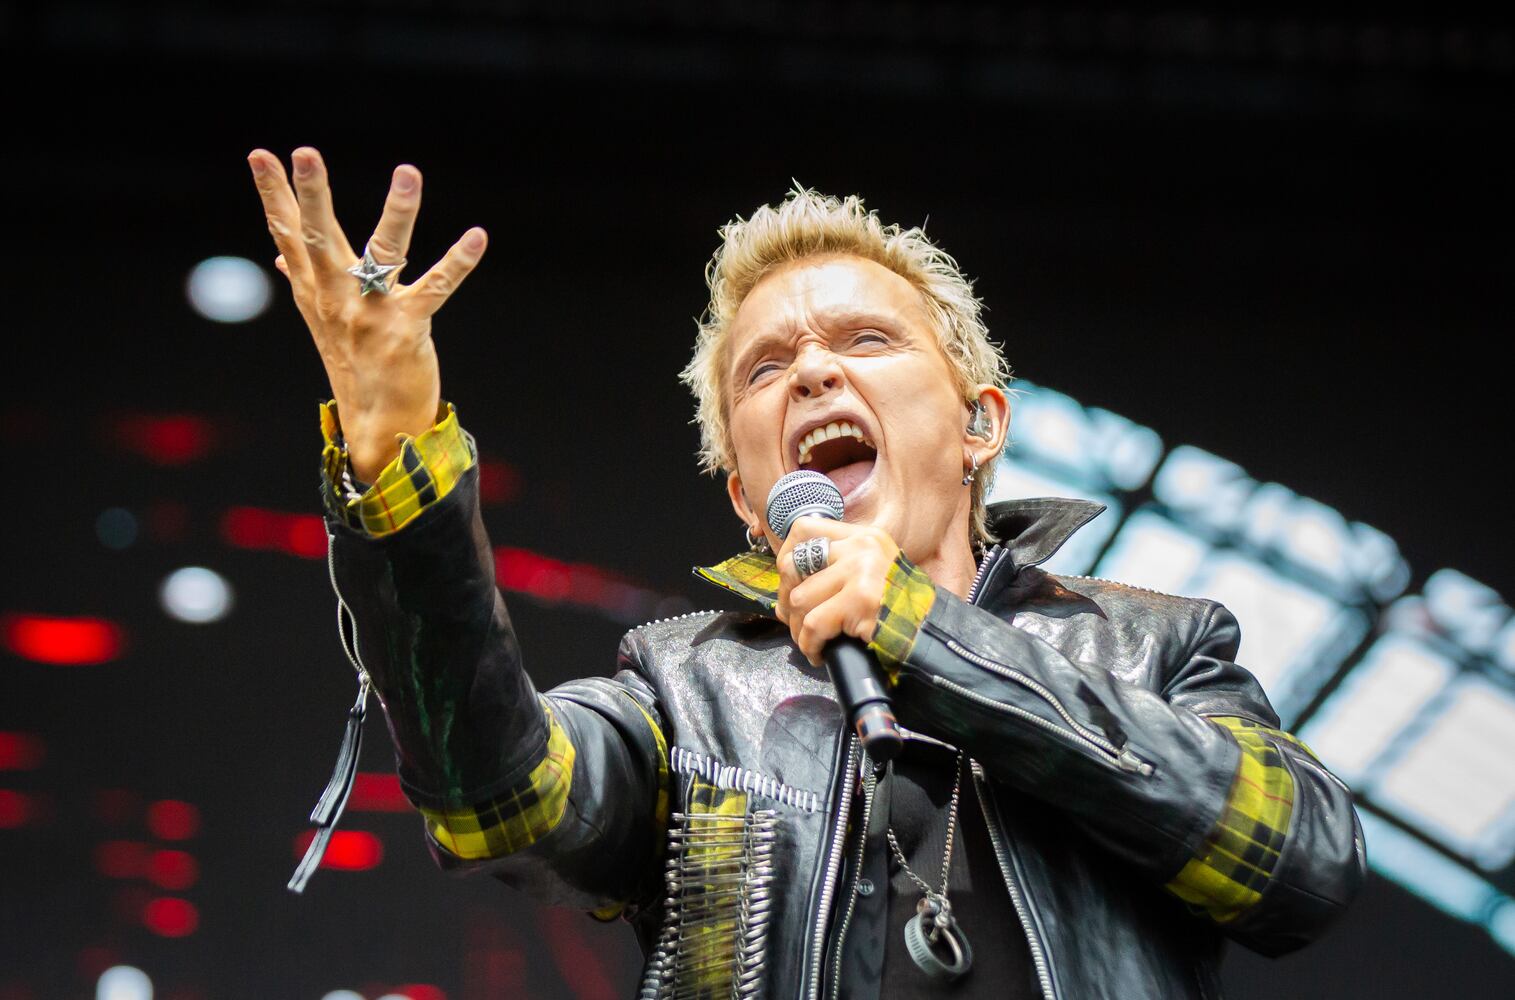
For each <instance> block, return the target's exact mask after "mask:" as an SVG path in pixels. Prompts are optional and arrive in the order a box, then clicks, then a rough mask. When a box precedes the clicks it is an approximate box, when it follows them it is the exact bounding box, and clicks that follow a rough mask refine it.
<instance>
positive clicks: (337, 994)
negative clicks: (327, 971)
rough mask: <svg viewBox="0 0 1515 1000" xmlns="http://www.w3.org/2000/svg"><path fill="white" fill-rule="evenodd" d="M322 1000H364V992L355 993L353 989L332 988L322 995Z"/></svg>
mask: <svg viewBox="0 0 1515 1000" xmlns="http://www.w3.org/2000/svg"><path fill="white" fill-rule="evenodd" d="M321 1000H363V994H361V993H355V992H353V991H352V990H332V991H331V992H330V993H328V994H326V995H325V996H324V997H322V998H321Z"/></svg>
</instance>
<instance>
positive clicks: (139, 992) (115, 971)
mask: <svg viewBox="0 0 1515 1000" xmlns="http://www.w3.org/2000/svg"><path fill="white" fill-rule="evenodd" d="M95 1000H153V981H152V980H151V979H149V978H147V973H145V972H143V971H142V970H141V969H139V968H137V967H135V966H131V965H115V966H112V967H111V968H109V969H106V970H105V971H104V972H102V973H100V979H99V981H98V982H97V983H96V984H95Z"/></svg>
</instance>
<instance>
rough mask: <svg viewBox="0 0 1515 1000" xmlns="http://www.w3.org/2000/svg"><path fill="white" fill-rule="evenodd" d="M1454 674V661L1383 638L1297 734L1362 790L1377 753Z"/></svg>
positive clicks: (1396, 637) (1413, 643)
mask: <svg viewBox="0 0 1515 1000" xmlns="http://www.w3.org/2000/svg"><path fill="white" fill-rule="evenodd" d="M1457 674H1458V668H1457V664H1456V663H1454V662H1453V661H1452V660H1451V659H1449V658H1448V657H1447V656H1445V655H1443V654H1442V653H1440V652H1438V651H1437V650H1435V649H1432V648H1430V647H1429V646H1427V645H1426V644H1425V643H1423V642H1420V641H1418V640H1416V639H1414V638H1411V637H1409V636H1406V635H1402V634H1393V633H1391V634H1389V635H1386V636H1383V637H1382V638H1380V639H1379V640H1378V641H1377V642H1375V643H1374V644H1373V646H1372V647H1371V648H1370V649H1369V650H1368V652H1367V653H1366V655H1364V656H1363V658H1362V661H1361V662H1360V663H1359V664H1358V665H1357V666H1356V667H1355V668H1354V669H1353V670H1352V671H1351V673H1349V674H1348V675H1347V677H1346V679H1345V680H1343V681H1342V683H1341V686H1340V687H1338V688H1337V689H1336V691H1335V692H1334V693H1333V694H1332V695H1331V697H1330V698H1328V699H1326V701H1325V703H1324V704H1322V705H1321V707H1320V708H1319V710H1317V711H1316V712H1315V714H1314V715H1313V716H1311V718H1310V721H1309V723H1308V724H1306V725H1305V726H1303V727H1302V728H1301V729H1300V732H1299V736H1300V738H1301V739H1303V740H1304V741H1305V742H1306V743H1307V744H1309V746H1310V749H1312V750H1314V751H1315V753H1316V754H1317V755H1318V756H1319V757H1320V759H1321V760H1322V761H1324V762H1325V764H1326V766H1327V767H1329V768H1330V769H1331V770H1332V771H1333V772H1335V773H1336V774H1337V775H1339V776H1340V777H1341V779H1342V780H1343V781H1346V782H1347V783H1348V784H1350V785H1352V786H1353V787H1355V788H1358V789H1361V788H1363V787H1364V785H1365V784H1366V782H1367V781H1368V779H1369V778H1370V777H1371V776H1372V774H1373V765H1374V762H1375V761H1377V760H1378V758H1379V756H1380V755H1381V754H1383V753H1384V751H1386V750H1388V749H1389V748H1390V747H1391V746H1393V745H1394V741H1395V740H1396V738H1398V737H1399V736H1400V734H1401V733H1403V732H1405V731H1406V729H1408V728H1409V727H1410V726H1411V725H1412V724H1413V723H1414V722H1415V720H1416V719H1417V718H1419V716H1420V714H1421V713H1422V712H1423V711H1424V710H1425V708H1426V706H1427V705H1429V704H1430V703H1431V702H1432V701H1433V700H1434V699H1435V698H1436V697H1437V696H1438V695H1439V694H1441V692H1442V691H1443V690H1444V689H1445V688H1446V687H1447V685H1448V684H1450V683H1451V682H1452V680H1453V679H1454V678H1455V677H1456V676H1457Z"/></svg>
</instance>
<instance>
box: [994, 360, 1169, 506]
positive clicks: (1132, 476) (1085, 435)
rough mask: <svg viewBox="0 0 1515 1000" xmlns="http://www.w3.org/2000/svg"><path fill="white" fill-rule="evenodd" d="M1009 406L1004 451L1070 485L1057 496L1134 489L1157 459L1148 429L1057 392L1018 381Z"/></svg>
mask: <svg viewBox="0 0 1515 1000" xmlns="http://www.w3.org/2000/svg"><path fill="white" fill-rule="evenodd" d="M1011 405H1012V410H1011V414H1012V415H1011V422H1010V440H1011V442H1012V444H1011V447H1010V453H1011V454H1012V455H1013V456H1014V457H1015V460H1016V462H1017V463H1018V464H1019V463H1026V464H1030V465H1033V466H1036V467H1039V468H1041V469H1043V470H1044V471H1046V472H1048V473H1049V474H1051V475H1052V476H1053V477H1054V478H1057V479H1058V480H1059V481H1063V482H1067V483H1070V484H1071V485H1072V486H1073V488H1074V490H1075V492H1074V493H1072V494H1063V495H1075V496H1082V495H1083V494H1082V492H1077V491H1082V490H1096V491H1099V492H1102V493H1105V492H1109V491H1111V490H1127V491H1129V490H1135V489H1138V488H1139V487H1141V486H1142V485H1143V484H1145V483H1146V482H1147V480H1148V479H1149V478H1150V477H1151V475H1152V470H1153V469H1155V468H1156V467H1157V463H1158V460H1159V459H1161V457H1162V452H1163V442H1162V438H1160V437H1158V435H1157V432H1155V431H1153V430H1152V429H1151V428H1149V427H1143V426H1141V425H1140V424H1137V423H1135V422H1133V421H1131V420H1128V419H1126V418H1125V417H1122V416H1120V415H1119V414H1115V413H1111V412H1110V411H1108V410H1101V409H1097V408H1086V407H1084V406H1083V405H1081V404H1080V403H1079V402H1078V401H1077V400H1075V399H1073V398H1072V397H1071V396H1067V395H1064V394H1063V393H1060V392H1055V391H1053V390H1051V389H1047V388H1043V387H1041V386H1036V385H1032V384H1030V383H1027V382H1024V381H1018V382H1016V384H1015V400H1014V402H1013V403H1012V404H1011Z"/></svg>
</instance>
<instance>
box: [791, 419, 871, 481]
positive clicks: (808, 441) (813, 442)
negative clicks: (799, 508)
mask: <svg viewBox="0 0 1515 1000" xmlns="http://www.w3.org/2000/svg"><path fill="white" fill-rule="evenodd" d="M877 461H878V449H877V448H876V447H874V444H873V442H872V441H870V440H868V436H867V435H866V434H864V433H863V431H862V429H861V428H860V427H858V426H857V425H856V424H854V423H851V422H850V421H846V420H834V421H832V422H831V423H829V424H826V425H825V426H824V427H817V428H815V429H814V430H812V431H811V432H810V433H809V434H806V435H805V436H804V438H802V439H801V440H800V447H799V467H800V468H801V469H809V470H813V471H815V472H819V473H822V474H824V475H825V476H826V477H827V478H828V479H830V480H831V481H832V482H833V483H835V484H836V488H837V489H838V490H840V491H841V493H842V496H846V495H847V494H849V493H851V492H852V491H853V490H855V489H857V487H859V486H861V485H862V484H863V482H864V481H865V480H866V479H867V478H868V477H869V476H871V475H872V474H873V466H874V463H875V462H877Z"/></svg>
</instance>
